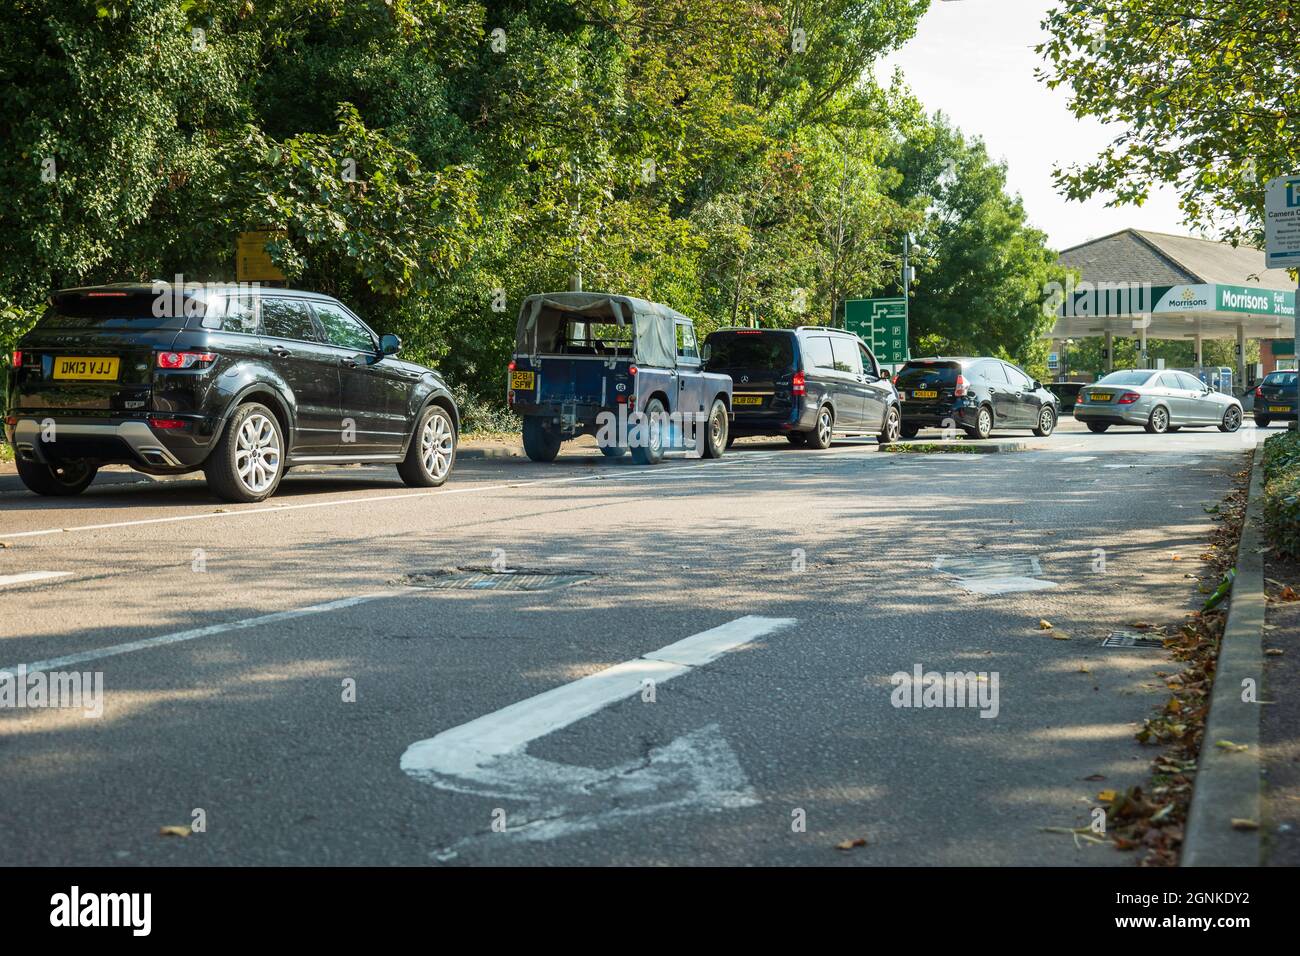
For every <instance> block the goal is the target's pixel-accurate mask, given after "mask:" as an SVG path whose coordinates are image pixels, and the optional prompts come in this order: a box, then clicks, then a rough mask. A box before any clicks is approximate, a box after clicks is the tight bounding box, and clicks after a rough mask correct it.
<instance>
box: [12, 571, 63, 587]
mask: <svg viewBox="0 0 1300 956" xmlns="http://www.w3.org/2000/svg"><path fill="white" fill-rule="evenodd" d="M71 574H72V572H71V571H24V572H23V573H22V574H5V575H0V588H7V587H9V586H11V585H14V584H31V583H32V582H34V581H52V580H54V579H55V578H66V577H68V576H70V575H71Z"/></svg>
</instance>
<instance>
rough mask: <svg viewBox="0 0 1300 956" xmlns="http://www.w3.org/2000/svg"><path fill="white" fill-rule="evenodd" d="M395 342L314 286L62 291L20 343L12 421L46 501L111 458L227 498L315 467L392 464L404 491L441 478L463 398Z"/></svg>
mask: <svg viewBox="0 0 1300 956" xmlns="http://www.w3.org/2000/svg"><path fill="white" fill-rule="evenodd" d="M400 348H401V342H400V340H399V339H398V338H397V336H395V335H385V336H383V337H382V338H380V337H379V336H377V335H375V333H374V332H372V331H371V330H370V328H369V327H368V326H367V325H366V324H365V323H364V322H362V321H361V320H360V319H359V318H357V317H356V316H355V315H353V314H352V312H350V311H349V310H348V309H347V307H345V306H344V305H343V304H342V303H340V302H338V301H337V300H335V299H331V298H329V297H328V296H324V295H317V294H314V293H311V292H296V291H292V290H288V289H266V288H254V287H250V286H246V285H245V286H206V287H204V286H200V285H198V284H192V285H191V284H187V285H184V286H181V285H171V284H169V283H161V282H156V283H154V284H153V285H152V286H150V285H127V284H121V285H108V286H96V287H88V288H80V289H66V290H64V291H62V292H58V293H56V294H55V295H54V296H52V297H51V299H50V305H49V308H48V309H47V310H46V312H45V314H44V316H42V318H41V319H40V321H39V322H37V324H36V327H35V328H34V329H32V331H30V332H28V333H27V335H25V336H23V338H22V339H21V340H20V341H19V343H18V347H17V349H16V350H15V351H14V355H13V364H14V370H13V374H12V376H11V380H10V389H9V394H8V396H7V398H8V402H7V412H6V414H5V429H6V433H7V436H8V439H9V442H10V443H11V444H12V445H13V447H14V450H15V457H16V461H17V466H18V474H19V476H20V477H21V478H22V481H23V483H24V484H25V485H26V486H27V487H28V488H30V489H31V490H32V491H34V492H37V493H38V494H43V495H75V494H78V493H80V492H81V491H83V490H84V489H85V488H86V486H87V485H89V484H90V482H91V481H92V480H94V477H95V472H96V470H97V469H98V468H99V467H100V466H101V465H105V464H127V465H130V466H131V467H133V468H135V469H136V470H138V471H142V472H146V473H148V474H153V475H165V474H180V473H184V472H188V471H197V470H199V469H202V470H203V471H204V472H205V474H206V476H207V479H208V485H209V487H211V489H212V490H213V491H214V492H215V493H216V494H217V495H218V496H220V497H221V498H224V499H225V500H227V501H245V502H248V501H261V500H263V499H264V498H267V497H269V496H270V495H272V494H273V493H274V492H275V490H276V487H277V486H278V485H279V483H280V479H281V478H282V477H283V476H284V473H285V472H286V471H287V470H288V469H289V468H291V467H293V466H294V465H302V464H308V463H311V464H322V463H329V464H335V463H338V464H341V463H351V462H391V463H394V464H396V465H397V470H398V473H399V474H400V475H401V477H402V480H403V481H405V482H406V484H408V485H412V486H425V487H428V486H435V485H440V484H442V483H443V482H444V481H446V480H447V476H448V475H449V474H450V472H451V468H452V464H453V462H454V461H455V457H456V438H457V433H458V430H459V418H458V413H457V409H456V404H455V402H454V401H453V400H452V397H451V393H450V392H449V390H448V388H447V385H446V383H445V382H444V381H443V380H442V378H441V377H440V376H439V375H438V373H437V372H435V371H433V370H431V369H428V368H425V367H423V366H421V365H415V364H413V363H411V362H404V361H400V360H398V359H396V358H394V357H393V356H395V355H396V353H397V352H398V350H399V349H400Z"/></svg>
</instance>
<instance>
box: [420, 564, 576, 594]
mask: <svg viewBox="0 0 1300 956" xmlns="http://www.w3.org/2000/svg"><path fill="white" fill-rule="evenodd" d="M595 577H596V575H595V573H594V572H591V571H571V572H568V573H565V574H555V573H553V572H550V571H542V570H533V569H528V568H515V569H512V570H509V571H494V570H492V569H491V568H455V569H454V570H451V571H416V572H413V573H411V574H408V575H406V576H404V577H403V578H402V579H401V583H402V584H405V585H408V586H409V587H416V588H433V589H438V590H457V591H550V590H553V589H554V588H567V587H572V586H573V585H575V584H582V583H584V582H586V581H590V580H592V579H593V578H595Z"/></svg>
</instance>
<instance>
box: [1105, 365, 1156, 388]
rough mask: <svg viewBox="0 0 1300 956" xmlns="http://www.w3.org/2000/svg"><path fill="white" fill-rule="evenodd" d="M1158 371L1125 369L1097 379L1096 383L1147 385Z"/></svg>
mask: <svg viewBox="0 0 1300 956" xmlns="http://www.w3.org/2000/svg"><path fill="white" fill-rule="evenodd" d="M1155 374H1156V373H1155V372H1153V371H1150V370H1147V369H1140V368H1134V369H1125V370H1124V371H1122V372H1111V373H1110V374H1109V375H1107V376H1104V377H1103V378H1099V379H1097V381H1096V382H1094V383H1093V384H1094V385H1145V384H1146V383H1147V382H1149V381H1150V380H1151V376H1152V375H1155Z"/></svg>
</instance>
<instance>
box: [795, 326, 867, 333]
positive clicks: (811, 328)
mask: <svg viewBox="0 0 1300 956" xmlns="http://www.w3.org/2000/svg"><path fill="white" fill-rule="evenodd" d="M795 331H796V332H843V333H844V334H845V335H857V333H856V332H850V331H849V330H848V329H837V328H836V327H835V326H833V325H797V326H795Z"/></svg>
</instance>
